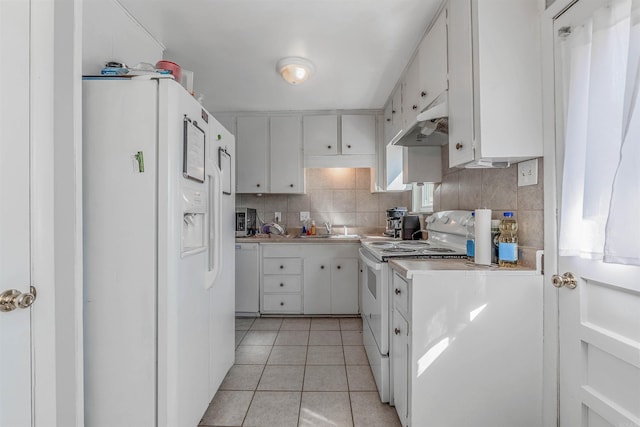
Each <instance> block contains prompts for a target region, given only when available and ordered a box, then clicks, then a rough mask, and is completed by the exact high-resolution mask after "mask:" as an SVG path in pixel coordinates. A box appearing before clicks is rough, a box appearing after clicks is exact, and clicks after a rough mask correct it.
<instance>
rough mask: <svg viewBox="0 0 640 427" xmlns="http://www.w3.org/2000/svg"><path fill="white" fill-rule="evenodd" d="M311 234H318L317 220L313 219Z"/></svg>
mask: <svg viewBox="0 0 640 427" xmlns="http://www.w3.org/2000/svg"><path fill="white" fill-rule="evenodd" d="M311 235H312V236H315V235H316V222H315V220H314V221H311Z"/></svg>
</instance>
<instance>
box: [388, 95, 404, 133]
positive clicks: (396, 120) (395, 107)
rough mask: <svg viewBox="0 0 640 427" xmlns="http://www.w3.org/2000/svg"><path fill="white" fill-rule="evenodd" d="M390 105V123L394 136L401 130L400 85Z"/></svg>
mask: <svg viewBox="0 0 640 427" xmlns="http://www.w3.org/2000/svg"><path fill="white" fill-rule="evenodd" d="M391 105H392V108H391V123H392V124H393V133H394V135H395V134H396V133H398V132H399V131H400V129H402V85H399V86H398V87H397V88H396V91H395V92H394V93H393V97H392V98H391Z"/></svg>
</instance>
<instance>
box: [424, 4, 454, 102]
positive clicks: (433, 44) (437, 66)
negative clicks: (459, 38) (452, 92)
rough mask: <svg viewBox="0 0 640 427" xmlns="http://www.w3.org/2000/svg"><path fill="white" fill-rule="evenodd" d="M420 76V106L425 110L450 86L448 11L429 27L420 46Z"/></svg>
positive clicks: (443, 12)
mask: <svg viewBox="0 0 640 427" xmlns="http://www.w3.org/2000/svg"><path fill="white" fill-rule="evenodd" d="M418 49H419V50H418V61H419V63H420V66H419V69H420V78H419V88H418V92H419V93H418V94H417V96H418V97H419V102H418V108H419V110H420V111H422V110H424V109H425V108H426V107H427V106H428V105H429V104H431V103H432V102H433V101H434V100H435V99H436V97H437V96H438V95H440V94H441V93H442V92H444V91H445V90H446V89H447V86H448V78H447V11H446V9H445V10H443V11H442V12H441V13H440V16H438V18H437V19H436V21H435V22H434V23H433V25H432V26H431V29H429V32H428V33H427V35H426V36H425V37H424V39H423V40H422V43H421V44H420V47H419V48H418Z"/></svg>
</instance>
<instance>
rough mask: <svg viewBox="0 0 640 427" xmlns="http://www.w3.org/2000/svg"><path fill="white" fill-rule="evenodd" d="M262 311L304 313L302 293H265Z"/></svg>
mask: <svg viewBox="0 0 640 427" xmlns="http://www.w3.org/2000/svg"><path fill="white" fill-rule="evenodd" d="M263 302H264V304H263V307H262V311H264V312H273V313H302V296H301V295H300V294H264V300H263Z"/></svg>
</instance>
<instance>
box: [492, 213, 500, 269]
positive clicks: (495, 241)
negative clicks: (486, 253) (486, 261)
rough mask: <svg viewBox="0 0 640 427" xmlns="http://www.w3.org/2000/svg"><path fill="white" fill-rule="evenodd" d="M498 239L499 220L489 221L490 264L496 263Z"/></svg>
mask: <svg viewBox="0 0 640 427" xmlns="http://www.w3.org/2000/svg"><path fill="white" fill-rule="evenodd" d="M499 237H500V220H499V219H492V220H491V264H497V263H498V238H499Z"/></svg>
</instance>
